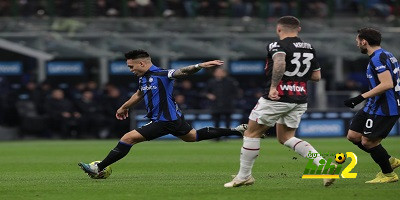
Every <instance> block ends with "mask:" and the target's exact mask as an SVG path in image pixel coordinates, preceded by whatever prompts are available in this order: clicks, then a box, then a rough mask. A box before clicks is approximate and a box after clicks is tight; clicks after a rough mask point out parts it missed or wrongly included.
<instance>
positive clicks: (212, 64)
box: [199, 60, 224, 68]
mask: <svg viewBox="0 0 400 200" xmlns="http://www.w3.org/2000/svg"><path fill="white" fill-rule="evenodd" d="M223 64H224V61H222V60H212V61H208V62H203V63H200V64H199V66H200V67H201V68H210V67H217V66H221V65H223Z"/></svg>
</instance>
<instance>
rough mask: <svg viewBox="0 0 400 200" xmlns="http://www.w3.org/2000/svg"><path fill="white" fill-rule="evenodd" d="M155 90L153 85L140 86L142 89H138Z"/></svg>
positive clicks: (155, 87)
mask: <svg viewBox="0 0 400 200" xmlns="http://www.w3.org/2000/svg"><path fill="white" fill-rule="evenodd" d="M156 89H157V86H155V85H149V86H142V87H141V88H140V90H141V91H146V90H156Z"/></svg>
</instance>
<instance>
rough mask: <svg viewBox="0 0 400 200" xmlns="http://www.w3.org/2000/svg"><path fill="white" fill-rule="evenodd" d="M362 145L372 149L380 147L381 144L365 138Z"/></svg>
mask: <svg viewBox="0 0 400 200" xmlns="http://www.w3.org/2000/svg"><path fill="white" fill-rule="evenodd" d="M361 144H362V145H363V146H364V147H365V148H367V149H371V148H374V147H376V146H378V145H379V144H380V143H379V142H378V141H373V140H369V139H366V138H363V139H362V141H361Z"/></svg>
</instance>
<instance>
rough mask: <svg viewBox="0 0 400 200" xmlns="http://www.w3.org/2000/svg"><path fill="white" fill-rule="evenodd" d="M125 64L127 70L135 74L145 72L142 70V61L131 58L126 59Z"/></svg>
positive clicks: (141, 74)
mask: <svg viewBox="0 0 400 200" xmlns="http://www.w3.org/2000/svg"><path fill="white" fill-rule="evenodd" d="M126 64H127V65H128V67H129V71H131V72H132V73H133V74H135V75H136V76H139V77H140V76H143V74H144V73H145V71H143V70H144V63H143V61H141V60H139V59H136V60H132V59H128V60H126Z"/></svg>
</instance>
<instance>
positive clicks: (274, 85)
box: [224, 16, 334, 187]
mask: <svg viewBox="0 0 400 200" xmlns="http://www.w3.org/2000/svg"><path fill="white" fill-rule="evenodd" d="M300 30H301V27H300V21H299V20H298V19H297V18H295V17H293V16H284V17H281V18H280V19H279V20H278V22H277V26H276V33H277V34H278V36H279V39H280V40H279V41H277V42H272V43H270V44H269V45H268V46H267V51H268V53H267V65H266V75H267V79H266V80H267V87H266V90H265V93H264V95H263V97H261V98H260V99H259V100H258V103H257V104H256V106H255V107H254V109H253V110H252V111H251V113H250V116H249V122H248V129H247V130H246V131H245V133H244V137H243V146H242V148H241V154H240V170H239V173H238V174H237V175H236V176H235V177H234V178H233V180H232V181H231V182H228V183H226V184H225V185H224V187H239V186H242V185H251V184H253V183H254V178H253V176H252V174H251V171H252V168H253V164H254V161H255V159H256V158H257V156H258V153H259V151H260V137H261V136H262V134H263V133H264V132H265V131H266V130H268V129H269V128H271V127H273V126H274V125H275V124H276V135H277V139H278V141H279V142H280V143H281V144H283V145H285V146H287V147H288V148H291V149H293V150H294V151H296V152H297V153H298V154H300V155H301V156H303V157H307V154H308V153H310V152H311V153H318V152H317V151H316V150H315V149H314V147H313V146H311V144H310V143H308V142H306V141H304V140H301V139H299V138H297V137H295V136H294V135H295V131H296V129H297V128H298V126H299V123H300V119H301V116H302V115H303V113H304V112H305V111H306V110H307V94H308V90H307V81H308V80H312V81H319V80H320V79H321V72H320V67H319V64H318V62H317V60H316V55H315V49H314V47H312V46H311V44H310V43H307V42H304V41H302V40H301V39H300V38H299V37H298V33H299V31H300ZM315 155H317V154H315ZM318 155H319V154H318ZM321 160H323V161H321ZM320 161H321V162H324V161H325V160H324V159H323V158H322V157H321V156H318V157H317V158H315V159H314V164H315V165H317V166H318V165H320ZM325 163H326V161H325ZM333 181H334V179H324V185H325V186H329V185H331V184H332V183H333Z"/></svg>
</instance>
